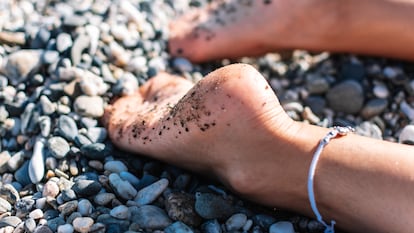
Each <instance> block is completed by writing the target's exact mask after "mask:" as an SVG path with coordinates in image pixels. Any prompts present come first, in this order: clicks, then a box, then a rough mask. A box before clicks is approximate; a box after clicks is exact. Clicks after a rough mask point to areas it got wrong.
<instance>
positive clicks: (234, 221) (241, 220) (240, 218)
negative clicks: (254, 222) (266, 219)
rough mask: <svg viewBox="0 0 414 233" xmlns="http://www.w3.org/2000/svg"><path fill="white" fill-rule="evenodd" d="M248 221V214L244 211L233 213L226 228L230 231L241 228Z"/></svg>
mask: <svg viewBox="0 0 414 233" xmlns="http://www.w3.org/2000/svg"><path fill="white" fill-rule="evenodd" d="M246 222H247V216H246V215H245V214H242V213H237V214H234V215H232V216H231V217H230V218H228V219H227V221H226V229H227V230H228V231H236V230H240V229H241V228H242V227H243V226H244V225H245V224H246Z"/></svg>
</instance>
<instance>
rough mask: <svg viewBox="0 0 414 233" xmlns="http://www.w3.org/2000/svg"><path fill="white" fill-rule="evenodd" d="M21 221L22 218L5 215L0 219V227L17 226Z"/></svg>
mask: <svg viewBox="0 0 414 233" xmlns="http://www.w3.org/2000/svg"><path fill="white" fill-rule="evenodd" d="M21 222H22V220H21V219H20V218H18V217H16V216H6V217H4V218H2V219H0V228H2V227H6V226H12V227H17V225H19V223H21Z"/></svg>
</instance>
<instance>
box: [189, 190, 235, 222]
mask: <svg viewBox="0 0 414 233" xmlns="http://www.w3.org/2000/svg"><path fill="white" fill-rule="evenodd" d="M195 197H196V201H195V210H196V212H197V213H198V214H199V215H200V216H201V217H202V218H205V219H215V218H217V219H222V218H228V217H230V216H231V215H232V214H233V213H234V212H235V208H234V206H233V205H231V203H230V202H229V201H228V200H226V199H224V198H223V197H222V196H219V195H216V194H213V193H200V192H197V193H196V195H195Z"/></svg>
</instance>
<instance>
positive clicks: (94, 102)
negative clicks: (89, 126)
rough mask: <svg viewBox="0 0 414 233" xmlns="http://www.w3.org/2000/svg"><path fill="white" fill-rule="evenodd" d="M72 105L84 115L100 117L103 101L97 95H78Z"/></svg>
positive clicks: (102, 110)
mask: <svg viewBox="0 0 414 233" xmlns="http://www.w3.org/2000/svg"><path fill="white" fill-rule="evenodd" d="M73 107H74V109H75V111H76V112H77V113H78V114H80V115H82V116H86V117H95V118H97V117H101V116H102V115H103V113H104V103H103V100H102V98H101V97H98V96H92V97H91V96H79V97H77V98H76V100H75V102H74V104H73Z"/></svg>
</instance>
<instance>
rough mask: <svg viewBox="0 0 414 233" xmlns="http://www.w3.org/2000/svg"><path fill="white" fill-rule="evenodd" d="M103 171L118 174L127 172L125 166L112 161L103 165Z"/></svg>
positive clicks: (119, 162)
mask: <svg viewBox="0 0 414 233" xmlns="http://www.w3.org/2000/svg"><path fill="white" fill-rule="evenodd" d="M104 169H105V170H106V171H110V172H111V173H120V172H126V171H128V168H127V166H125V164H124V163H123V162H121V161H117V160H113V161H108V162H106V163H105V165H104Z"/></svg>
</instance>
